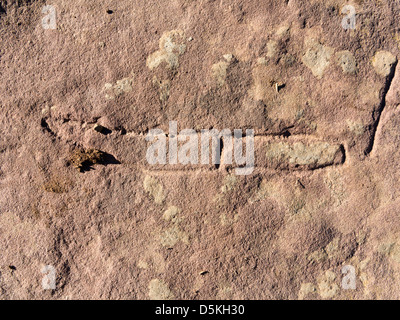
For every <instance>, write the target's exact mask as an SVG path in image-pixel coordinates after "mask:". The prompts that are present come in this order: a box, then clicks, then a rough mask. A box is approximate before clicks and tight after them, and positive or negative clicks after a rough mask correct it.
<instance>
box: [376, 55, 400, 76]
mask: <svg viewBox="0 0 400 320" xmlns="http://www.w3.org/2000/svg"><path fill="white" fill-rule="evenodd" d="M396 61H397V58H396V57H395V56H394V55H393V54H391V53H390V52H388V51H378V52H377V53H376V54H375V56H374V57H373V59H372V66H373V67H374V69H375V71H376V73H377V74H379V75H380V76H382V77H387V76H388V75H389V74H390V72H391V71H392V67H393V65H394V64H395V63H396Z"/></svg>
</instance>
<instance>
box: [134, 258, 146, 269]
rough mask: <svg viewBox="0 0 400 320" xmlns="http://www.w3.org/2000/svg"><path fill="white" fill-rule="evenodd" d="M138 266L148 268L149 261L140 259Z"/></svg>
mask: <svg viewBox="0 0 400 320" xmlns="http://www.w3.org/2000/svg"><path fill="white" fill-rule="evenodd" d="M137 266H138V268H139V269H147V268H148V267H149V265H148V264H147V262H146V261H143V260H139V261H138V263H137Z"/></svg>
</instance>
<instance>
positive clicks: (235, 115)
mask: <svg viewBox="0 0 400 320" xmlns="http://www.w3.org/2000/svg"><path fill="white" fill-rule="evenodd" d="M45 5H51V6H53V8H54V9H55V12H56V27H55V29H52V28H44V27H43V23H44V21H47V20H46V19H47V18H48V17H47V18H46V15H48V14H49V12H48V11H45V12H43V11H42V10H43V7H44V6H45ZM345 5H352V6H353V7H354V8H355V11H356V14H357V16H356V28H355V29H354V30H353V29H344V28H343V26H342V20H343V19H344V18H346V17H345V15H346V14H343V13H342V8H343V7H344V6H345ZM399 25H400V4H399V2H398V1H390V0H380V1H375V0H354V1H352V2H348V1H344V0H343V1H342V0H328V1H317V0H312V1H306V0H263V1H259V0H246V1H242V0H233V1H228V0H199V1H193V0H169V1H166V0H157V1H155V0H148V1H139V0H130V1H126V0H120V1H111V0H99V1H84V0H68V1H67V0H53V1H51V2H47V1H46V2H45V1H44V0H36V1H35V0H24V1H21V0H18V1H17V0H7V1H4V0H0V79H1V86H0V130H1V132H0V134H1V135H0V191H1V192H0V193H1V194H0V251H1V255H0V299H399V298H400V289H399V287H400V226H399V219H398V210H399V209H398V208H399V204H400V203H399V200H398V199H399V196H400V191H399V190H400V189H399V187H398V183H399V181H400V167H399V166H400V165H399V163H400V161H399V159H400V151H399V150H400V129H399V128H400V112H399V105H400V93H399V92H400V89H399V88H400V87H399V86H400V80H399V79H400V78H399V77H400V66H399V64H398V59H399V57H400V52H399V48H400V29H399V27H398V26H399ZM170 121H177V123H178V131H181V130H183V129H193V130H195V133H200V132H201V130H203V129H217V130H223V129H229V130H232V131H233V130H234V129H242V130H243V132H244V131H245V129H252V130H254V134H255V139H254V148H255V159H254V160H255V163H254V170H253V171H252V172H251V174H249V175H244V176H240V175H236V174H235V166H233V165H231V164H229V163H224V162H222V163H219V164H208V165H196V164H193V163H188V164H177V165H174V164H171V163H166V164H157V165H154V166H153V165H150V164H149V163H148V161H147V159H146V152H147V149H148V147H149V142H148V141H146V135H147V133H148V132H149V131H150V130H151V129H154V128H159V129H160V130H162V132H164V133H165V139H166V141H167V142H168V143H172V141H173V139H175V136H174V134H168V132H169V124H170ZM246 138H247V137H246ZM243 140H245V137H244V138H243ZM243 142H244V144H243V147H244V146H245V144H246V141H243ZM180 143H182V141H180ZM221 145H222V150H224V148H225V150H226V148H227V143H225V142H224V143H222V144H221ZM168 152H169V151H168ZM169 156H170V154H168V157H169ZM45 266H52V267H54V270H55V286H56V287H55V289H51V290H44V288H43V283H42V281H43V279H44V277H48V276H50V275H49V274H46V272H47V271H46V272H44V273H42V271H43V270H45V269H43V268H44V267H45ZM345 266H352V267H353V268H354V271H355V288H354V289H345V288H344V287H343V282H342V280H343V277H344V275H343V274H342V270H343V267H345ZM46 270H49V269H46Z"/></svg>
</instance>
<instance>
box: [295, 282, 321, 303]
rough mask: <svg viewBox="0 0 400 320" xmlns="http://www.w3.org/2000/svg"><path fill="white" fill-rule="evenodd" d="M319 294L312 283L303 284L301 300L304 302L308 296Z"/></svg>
mask: <svg viewBox="0 0 400 320" xmlns="http://www.w3.org/2000/svg"><path fill="white" fill-rule="evenodd" d="M315 292H317V288H316V287H315V285H314V284H312V283H303V284H302V285H301V287H300V290H299V300H303V299H304V298H305V297H307V295H309V294H312V293H315Z"/></svg>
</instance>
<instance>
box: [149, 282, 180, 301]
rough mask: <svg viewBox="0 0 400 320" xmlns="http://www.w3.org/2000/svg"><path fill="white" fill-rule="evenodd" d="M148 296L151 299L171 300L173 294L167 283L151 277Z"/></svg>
mask: <svg viewBox="0 0 400 320" xmlns="http://www.w3.org/2000/svg"><path fill="white" fill-rule="evenodd" d="M149 297H150V299H151V300H172V299H174V295H173V294H172V292H171V290H170V289H169V287H168V285H167V284H166V283H165V282H164V281H162V280H159V279H153V280H151V281H150V284H149Z"/></svg>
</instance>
